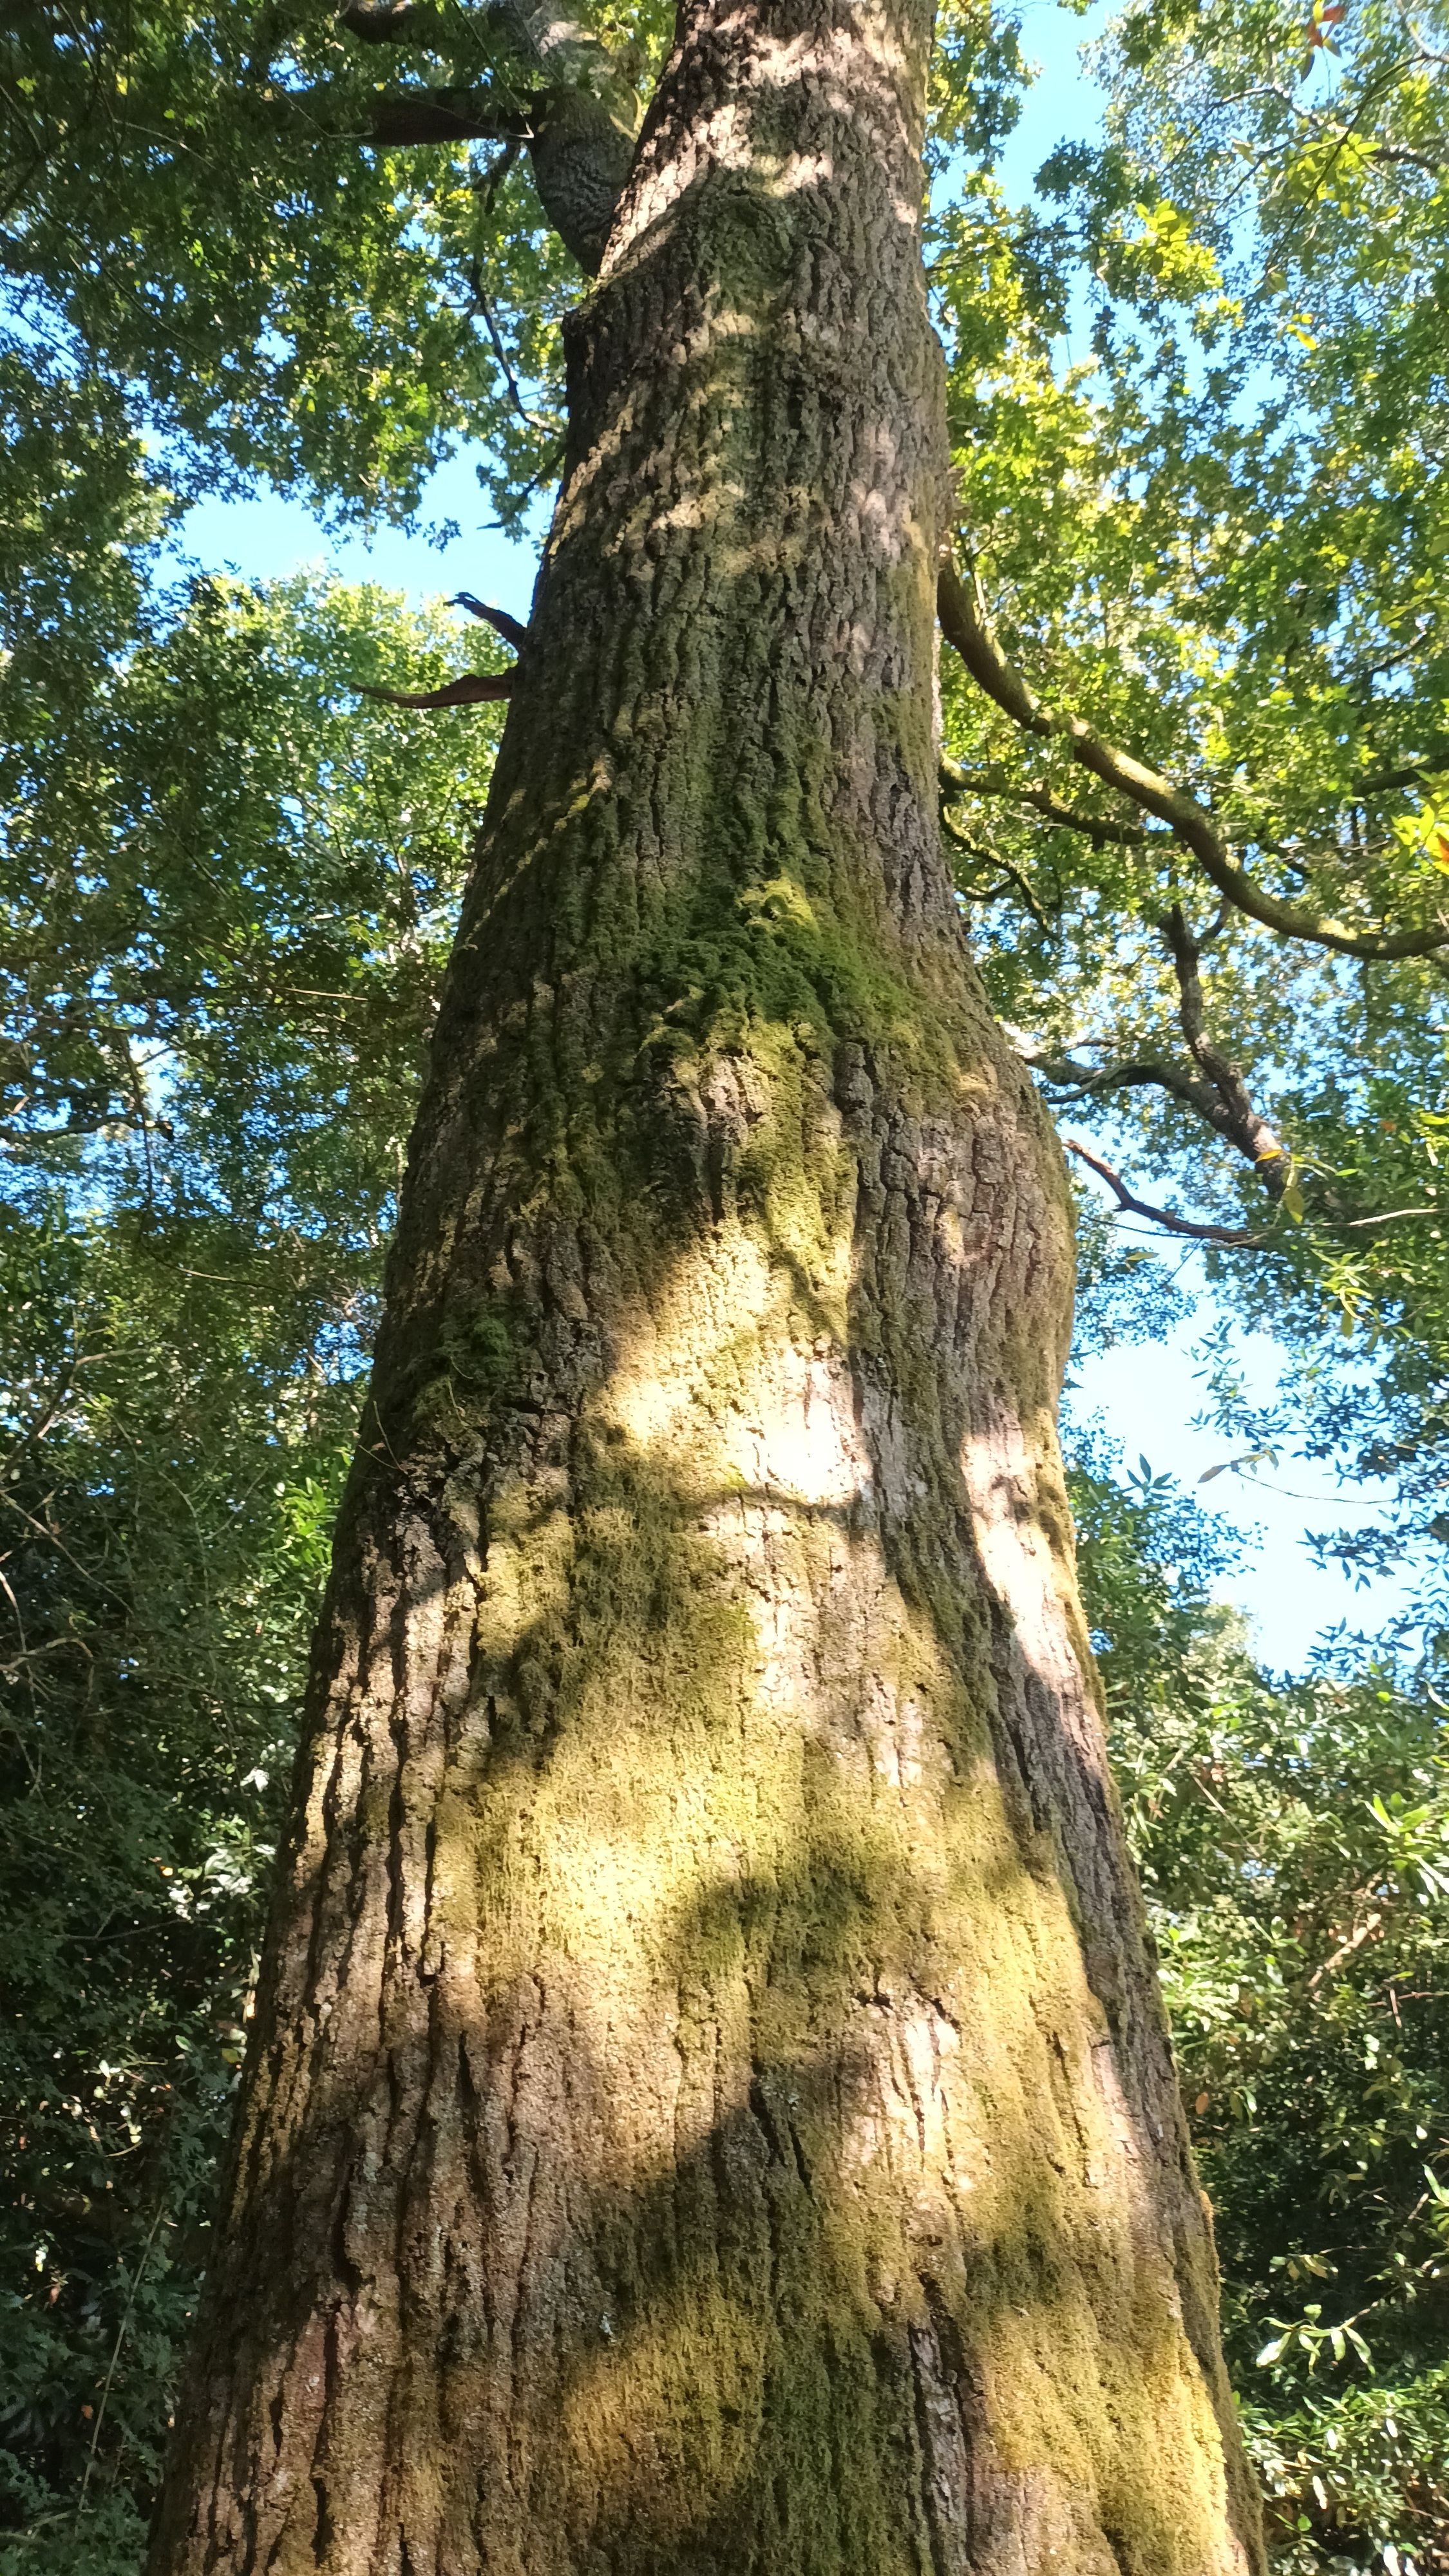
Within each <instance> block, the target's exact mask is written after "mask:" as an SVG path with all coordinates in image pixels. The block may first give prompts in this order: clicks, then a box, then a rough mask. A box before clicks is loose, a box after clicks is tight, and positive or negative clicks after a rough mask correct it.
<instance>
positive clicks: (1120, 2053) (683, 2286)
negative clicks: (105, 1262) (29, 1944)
mask: <svg viewBox="0 0 1449 2576" xmlns="http://www.w3.org/2000/svg"><path fill="white" fill-rule="evenodd" d="M928 33H929V30H928V26H927V23H926V19H925V15H924V13H923V11H921V10H919V9H917V8H915V7H914V6H903V5H902V6H898V5H894V4H893V0H868V5H862V6H859V7H850V6H847V5H845V4H844V0H788V5H784V6H779V7H765V6H761V5H759V0H743V4H742V5H733V4H732V0H704V4H703V5H699V6H691V7H689V8H688V9H686V10H685V12H684V13H683V15H682V17H681V24H680V33H679V37H678V41H677V43H676V47H675V51H674V54H673V56H672V58H671V61H670V64H669V66H668V68H667V70H666V73H665V75H664V79H663V82H662V85H661V89H660V92H659V94H658V96H657V98H656V100H655V103H654V106H653V108H652V110H651V112H650V115H649V118H648V119H647V121H646V126H645V133H644V139H643V143H642V146H641V150H640V155H639V158H638V161H637V163H636V167H635V171H634V174H633V178H632V181H631V184H630V188H629V191H628V192H627V194H626V197H625V200H624V204H623V207H622V209H621V213H620V216H619V219H618V222H617V224H616V226H615V230H614V234H613V236H612V239H611V242H610V246H609V250H608V253H607V256H606V259H605V263H604V270H603V276H602V280H601V282H600V285H599V286H598V288H597V290H596V291H595V292H594V293H593V294H592V295H591V296H590V297H589V299H588V301H587V302H586V303H585V305H584V306H583V307H582V308H581V309H580V311H579V312H578V313H577V314H576V315H575V316H574V317H573V320H572V323H571V325H570V335H569V358H570V419H571V435H570V446H569V453H568V458H567V462H566V469H565V476H564V483H563V489H562V493H561V496H560V500H559V504H558V509H557V513H556V516H555V521H554V526H553V530H552V534H551V536H550V540H549V545H548V550H547V555H546V559H545V563H544V566H543V570H542V574H541V578H540V583H539V589H538V594H537V598H536V601H535V607H534V613H533V618H532V621H531V624H530V629H529V636H528V642H527V645H526V647H525V650H524V653H523V656H522V660H521V665H520V677H519V682H518V685H517V689H516V693H515V696H514V700H513V703H512V707H511V710H510V716H509V722H508V727H507V731H506V735H505V739H504V743H503V748H502V752H501V755H500V760H499V765H498V771H497V775H496V778H495V782H494V787H493V791H492V796H491V800H490V805H489V810H488V815H487V818H486V820H485V824H484V828H483V831H482V834H481V838H480V842H479V847H478V851H477V855H476V864H475V868H474V872H473V877H472V881H471V884H470V888H469V893H468V897H467V901H466V904H465V909H464V917H463V921H462V925H461V928H460V932H459V939H458V945H457V950H456V953H455V957H454V961H453V965H452V968H451V970H450V975H449V980H448V986H447V991H446V994H445V997H444V1003H443V1008H442V1012H441V1016H440V1021H439V1027H438V1033H437V1038H436V1042H435V1049H434V1061H433V1069H432V1073H431V1076H430V1080H429V1084H428V1088H427V1092H426V1097H425V1100H424V1104H423V1108H422V1112H421V1115H420V1119H419V1123H418V1128H417V1133H416V1135H415V1138H414V1141H413V1148H412V1153H411V1158H410V1166H409V1173H408V1179H407V1185H406V1189H405V1192H404V1200H403V1208H402V1215H401V1222H400V1229H399V1236H398V1242H397V1245H396V1248H395V1251H394V1255H393V1259H392V1264H391V1269H390V1274H389V1284H388V1297H387V1312H386V1319H385V1325H384V1330H383V1334H382V1339H381V1344H380V1348H379V1353H378V1359H377V1368H376V1377H375V1382H374V1388H373V1393H372V1397H371V1399H370V1402H369V1407H368V1411H367V1415H366V1418H365V1421H364V1427H363V1435H362V1441H361V1446H360V1450H359V1456H358V1461H357V1465H356V1468H355V1471H354V1474H353V1478H352V1482H351V1486H350V1490H349V1495H348V1500H347V1504H346V1507H345V1510H344V1513H343V1517H342V1522H341V1526H340V1529H339V1534H338V1540H337V1549H336V1559H335V1567H334V1574H333V1579H332V1585H331V1590H330V1594H329V1600H328V1606H327V1611H326V1615H325V1618H324V1621H323V1626H322V1630H321V1633H320V1635H319V1640H318V1645H317V1652H316V1659H315V1668H314V1679H313V1690H312V1698H311V1703H310V1707H309V1713H308V1723H307V1729H306V1736H305V1741H304V1745H303V1751H302V1756H301V1761H300V1765H299V1772H298V1788H297V1800H296V1814H295V1820H294V1827H293V1832H292V1836H291V1840H290V1844H289V1847H288V1850H287V1852H286V1854H285V1865H284V1869H283V1872H282V1878H281V1883H280V1887H279V1893H278V1898H277V1904H276V1909H275V1914H274V1919H273V1925H272V1931H271V1935H270V1940H269V1945H268V1953H267V1958H266V1962H265V1966H264V1973H263V1978H262V1983H261V1988H260V1992H259V1997H258V2007H257V2022H256V2036H255V2040H254V2045H253V2050H252V2054H251V2059H250V2063H249V2068H248V2074H247V2081H246V2088H245V2096H244V2107H243V2115H242V2119H241V2123H240V2127H239V2132H238V2140H237V2146H236V2152H235V2158H234V2166H233V2170H232V2173H231V2175H230V2178H229V2181H228V2184H227V2192H226V2199H225V2206H224V2211H223V2224H222V2241H221V2247H220V2252H219V2256H218V2261H217V2265H216V2268H215V2273H214V2278H213V2282H212V2285H211V2290H210V2293H209V2301H208V2314H207V2321H206V2323H205V2325H204V2328H203V2332H202V2337H201V2341H200V2343H199V2346H198V2353H197V2360H196V2368H195V2372H194V2376H193V2382H192V2386H191V2388H190V2391H189V2394H188V2400H187V2404H186V2407H185V2410H184V2414H183V2420H182V2425H181V2429H180V2432H179V2435H178V2443H177V2451H176V2457H175V2460H174V2462H173V2466H172V2470H171V2475H170V2478H169V2482H168V2489H167V2495H166V2499H165V2504H164V2509H163V2513H162V2517H161V2521H160V2524H159V2527H158V2535H157V2540H156V2544H155V2551H154V2556H153V2569H154V2571H155V2576H183V2571H184V2576H201V2571H203V2570H206V2571H221V2570H225V2571H227V2576H252V2571H257V2576H260V2571H261V2570H263V2569H265V2570H268V2571H271V2576H293V2571H296V2570H300V2569H303V2568H306V2569H308V2570H312V2569H315V2568H318V2567H320V2568H323V2569H325V2570H328V2571H331V2576H363V2571H367V2576H383V2571H387V2576H421V2572H422V2571H423V2570H427V2571H428V2576H482V2571H484V2570H487V2571H490V2576H491V2571H494V2570H505V2569H506V2570H509V2571H525V2570H526V2571H528V2576H544V2571H547V2576H555V2571H557V2576H563V2571H565V2570H568V2571H575V2570H585V2569H586V2570H589V2571H590V2576H593V2571H598V2576H605V2572H606V2571H607V2576H646V2571H647V2576H665V2571H683V2570H685V2569H688V2570H690V2571H697V2576H707V2571H715V2570H718V2571H721V2576H722V2571H724V2570H726V2569H728V2570H729V2571H731V2576H739V2571H745V2570H749V2571H758V2572H759V2576H787V2571H788V2576H802V2571H810V2576H817V2571H818V2576H897V2571H900V2576H905V2571H906V2570H908V2569H909V2570H918V2569H920V2568H929V2569H931V2570H933V2571H935V2576H957V2571H960V2576H967V2572H968V2571H969V2576H1036V2571H1037V2570H1040V2569H1044V2568H1047V2567H1051V2568H1053V2569H1055V2570H1059V2571H1060V2572H1061V2576H1229V2571H1234V2572H1235V2571H1239V2570H1246V2569H1248V2568H1251V2567H1254V2566H1255V2565H1256V2564H1257V2561H1258V2543H1257V2539H1256V2527H1255V2522H1254V2512H1253V2504H1252V2499H1251V2496H1250V2493H1249V2491H1248V2487H1247V2484H1246V2480H1245V2476H1244V2472H1243V2469H1242V2466H1241V2460H1240V2454H1239V2450H1238V2446H1237V2441H1236V2436H1235V2432H1234V2429H1233V2425H1232V2419H1231V2409H1230V2404H1229V2400H1228V2397H1227V2392H1226V2388H1225V2384H1224V2380H1223V2375H1222V2367H1221V2362H1220V2359H1219V2355H1218V2347H1217V2327H1216V2313H1215V2311H1216V2279H1215V2273H1214V2266H1213V2256H1212V2248H1211V2239H1210V2232H1209V2227H1208V2223H1207V2219H1206V2216H1205V2213H1204V2209H1203V2205H1202V2202H1201V2198H1200V2195H1199V2193H1198V2191H1197V2187H1196V2183H1195V2180H1194V2177H1193V2173H1192V2169H1191V2161H1190V2156H1189V2153H1188V2148H1187V2143H1186V2135H1185V2130H1184V2126H1183V2121H1182V2116H1181V2110H1180V2106H1179V2104H1178V2100H1177V2093H1176V2088H1175V2083H1174V2079H1173V2073H1172V2067H1171V2062H1170V2056H1169V2052H1168V2047H1167V2041H1166V2035H1165V2029H1164V2025H1163V2020H1162V2015H1161V2010H1160V2006H1159V2003H1158V2000H1157V1995H1156V1990H1155V1985H1154V1980H1153V1974H1152V1968H1151V1962H1150V1959H1149V1957H1148V1955H1147V1950H1146V1946H1145V1942H1144V1935H1143V1931H1142V1925H1141V1919H1140V1911H1139V1908H1138V1905H1137V1900H1136V1897H1135V1893H1134V1890H1133V1887H1132V1883H1131V1878H1130V1873H1129V1871H1128V1868H1127V1864H1126V1861H1125V1858H1124V1853H1123V1846H1122V1838H1121V1832H1120V1826H1119V1821H1118V1816H1117V1810H1116V1805H1115V1801H1114V1797H1113V1793H1112V1790H1111V1786H1110V1782H1109V1780H1108V1776H1107V1771H1106V1765H1105V1757H1104V1753H1103V1747H1102V1738H1101V1729H1100V1723H1099V1717H1098V1712H1097V1708H1096V1705H1095V1702H1094V1698H1093V1685H1092V1682H1091V1678H1090V1657H1089V1655H1088V1652H1087V1647H1086V1641H1085V1638H1084V1635H1083V1632H1082V1624H1081V1618H1080V1613H1079V1611H1078V1608H1077V1604H1076V1596H1075V1590H1074V1583H1073V1575H1072V1567H1071V1542H1070V1531H1069V1524H1068V1519H1067V1512H1066V1506H1065V1501H1064V1498H1063V1493H1062V1487H1061V1477H1060V1467H1059V1461H1058V1457H1057V1449H1056V1438H1055V1429H1054V1422H1055V1408H1056V1401H1057V1395H1058V1390H1059V1384H1060V1374H1061V1366H1062V1361H1063V1356H1064V1350H1065V1342H1066V1336H1067V1330H1068V1324H1069V1309H1070V1294H1071V1246H1070V1223H1069V1214H1068V1201H1067V1193H1066V1189H1065V1184H1064V1180H1063V1176H1062V1172H1061V1168H1060V1163H1059V1158H1058V1156H1057V1154H1056V1150H1055V1147H1054V1145H1053V1143H1052V1140H1051V1138H1050V1135H1049V1132H1048V1130H1047V1127H1046V1124H1045V1121H1044V1119H1043V1117H1042V1114H1041V1112H1040V1110H1039V1108H1038V1105H1037V1102H1036V1100H1035V1097H1034V1095H1033V1093H1032V1090H1031V1087H1030V1085H1029V1082H1028V1081H1027V1078H1026V1076H1025V1075H1024V1074H1023V1072H1022V1071H1021V1069H1020V1068H1019V1066H1017V1065H1016V1064H1015V1062H1014V1060H1013V1059H1012V1058H1011V1056H1010V1055H1009V1053H1008V1052H1007V1050H1006V1049H1005V1048H1004V1047H1003V1045H1002V1044H1001V1042H1000V1040H999V1039H998V1037H997V1035H996V1033H995V1031H994V1029H993V1028H992V1025H991V1022H990V1018H989V1014H988V1013H987V1011H986V1009H985V1006H984V1003H983V1001H982V998H981V994H980V991H979V988H978V987H977V985H976V983H975V981H974V979H973V977H972V973H971V969H970V965H969V961H968V959H967V956H966V954H965V950H964V946H963V942H962V936H961V930H960V924H959V920H958V917H957V912H956V908H955V905H954V903H953V900H952V896H951V892H950V887H949V883H948V880H947V877H946V875H945V873H944V871H943V869H942V866H941V863H940V857H939V852H938V848H937V838H936V827H935V750H934V743H933V737H932V720H931V706H932V690H931V671H932V650H933V621H934V593H935V579H936V564H937V553H938V545H939V540H940V535H941V530H942V523H943V516H944V511H945V506H946V497H947V484H946V460H945V442H944V425H943V405H942V388H941V370H940V362H939V354H938V352H937V350H936V348H935V345H934V342H933V339H932V336H931V332H930V329H929V325H928V321H927V316H926V310H925V301H924V292H923V285H922V278H921V268H920V256H919V243H918V217H919V195H920V141H921V115H922V99H923V92H924V59H925V51H926V46H927V41H928Z"/></svg>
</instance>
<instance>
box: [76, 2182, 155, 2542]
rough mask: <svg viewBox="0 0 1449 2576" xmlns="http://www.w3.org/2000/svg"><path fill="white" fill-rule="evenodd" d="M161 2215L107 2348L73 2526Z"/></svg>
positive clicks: (80, 2509) (83, 2498)
mask: <svg viewBox="0 0 1449 2576" xmlns="http://www.w3.org/2000/svg"><path fill="white" fill-rule="evenodd" d="M165 2214H166V2213H165V2209H164V2206H163V2207H162V2208H161V2209H158V2210H157V2212H156V2215H155V2217H154V2218H153V2219H152V2221H151V2233H150V2235H149V2236H148V2237H147V2239H146V2242H145V2244H144V2245H143V2246H142V2248H141V2259H140V2261H139V2263H138V2264H137V2265H136V2269H135V2271H134V2273H133V2274H132V2276H131V2286H130V2288H129V2290H128V2291H127V2293H126V2304H125V2306H124V2308H123V2309H122V2311H121V2322H120V2324H119V2325H118V2326H117V2328H116V2340H115V2342H114V2343H113V2344H112V2346H111V2359H110V2366H109V2368H108V2369H107V2372H106V2381H105V2386H104V2387H103V2388H102V2390H101V2402H100V2404H99V2406H98V2407H97V2408H96V2420H95V2423H94V2424H93V2425H92V2427H91V2447H90V2450H89V2451H88V2452H87V2454H86V2473H85V2476H84V2477H83V2478H82V2480H81V2491H80V2498H79V2501H78V2503H77V2505H76V2509H75V2518H76V2521H77V2522H79V2521H80V2518H81V2515H82V2514H83V2513H84V2511H85V2509H86V2496H87V2494H88V2493H89V2490H90V2483H91V2475H92V2472H93V2470H94V2468H95V2465H96V2444H97V2443H98V2442H99V2440H100V2438H101V2426H102V2425H103V2424H104V2422H105V2420H106V2403H107V2400H108V2399H109V2397H110V2394H111V2382H112V2380H113V2379H114V2378H115V2375H116V2364H117V2362H118V2361H119V2360H120V2358H121V2346H122V2344H123V2343H124V2342H125V2340H126V2328H127V2327H128V2326H129V2324H130V2322H131V2311H132V2309H133V2308H134V2307H135V2304H136V2292H137V2291H138V2290H139V2288H140V2286H141V2275H142V2273H143V2272H144V2271H145V2269H146V2266H147V2264H148V2262H149V2261H150V2259H151V2248H152V2246H153V2245H154V2244H155V2242H156V2231H157V2229H158V2228H159V2226H160V2224H161V2221H162V2219H163V2217H164V2216H165Z"/></svg>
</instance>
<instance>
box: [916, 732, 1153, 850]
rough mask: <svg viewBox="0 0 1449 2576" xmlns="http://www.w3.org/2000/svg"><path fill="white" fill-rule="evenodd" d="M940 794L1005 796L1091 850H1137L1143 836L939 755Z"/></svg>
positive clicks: (1134, 827)
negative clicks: (1077, 834)
mask: <svg viewBox="0 0 1449 2576" xmlns="http://www.w3.org/2000/svg"><path fill="white" fill-rule="evenodd" d="M939 767H940V778H941V788H942V792H943V793H944V794H945V795H947V796H966V795H971V796H1009V797H1011V798H1013V799H1014V800H1015V802H1016V803H1017V804H1018V805H1029V806H1031V807H1032V809H1033V811H1034V812H1036V813H1038V814H1042V815H1044V816H1045V817H1046V820H1047V821H1048V822H1049V823H1056V824H1059V825H1060V826H1061V828H1062V829H1063V830H1064V831H1068V832H1080V833H1081V834H1082V836H1083V838H1084V839H1086V840H1088V841H1090V842H1091V843H1092V845H1093V847H1094V849H1131V850H1135V849H1140V848H1141V846H1142V843H1143V842H1144V841H1145V840H1146V838H1147V834H1146V833H1145V832H1144V830H1143V828H1142V825H1141V824H1140V823H1113V822H1109V821H1108V820H1107V818H1106V817H1105V816H1104V815H1100V814H1079V813H1078V811H1077V809H1076V807H1075V806H1074V805H1063V804H1061V803H1059V801H1058V799H1057V798H1056V797H1055V796H1053V795H1052V794H1051V792H1050V790H1049V789H1048V788H1045V787H1023V786H1022V784H1021V782H1020V781H1019V780H1018V779H1015V778H1009V777H1008V776H1007V774H1006V771H1005V770H1004V769H962V768H961V767H960V766H959V764H958V763H957V762H956V761H954V760H949V759H948V758H947V757H946V754H945V753H944V752H943V753H942V754H941V756H940V763H939Z"/></svg>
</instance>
